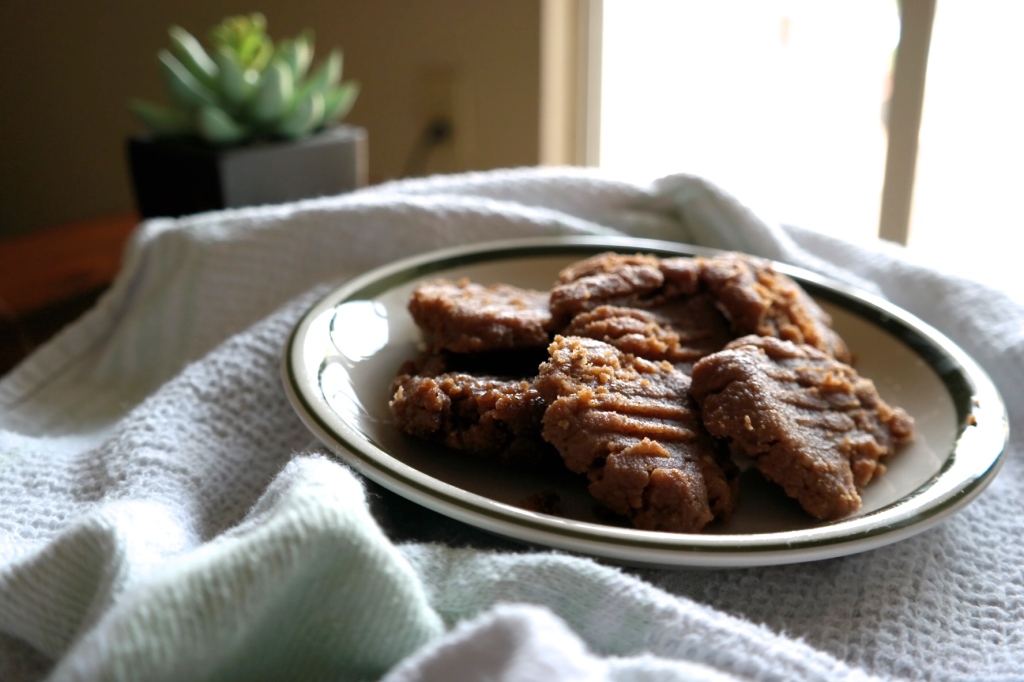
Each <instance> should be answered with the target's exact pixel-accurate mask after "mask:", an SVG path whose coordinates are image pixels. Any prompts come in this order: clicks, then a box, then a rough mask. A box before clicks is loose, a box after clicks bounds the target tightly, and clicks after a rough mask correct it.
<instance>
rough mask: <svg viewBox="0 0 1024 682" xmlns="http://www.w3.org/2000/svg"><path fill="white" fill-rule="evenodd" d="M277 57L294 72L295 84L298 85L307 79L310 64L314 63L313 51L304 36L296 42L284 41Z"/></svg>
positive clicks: (278, 49) (279, 47)
mask: <svg viewBox="0 0 1024 682" xmlns="http://www.w3.org/2000/svg"><path fill="white" fill-rule="evenodd" d="M277 56H278V58H279V59H282V60H284V62H285V63H286V64H287V65H288V67H289V68H290V69H291V70H292V75H294V77H295V82H296V83H298V82H299V81H301V80H302V79H303V78H305V77H306V72H307V71H308V70H309V65H310V62H312V61H313V49H312V47H311V46H310V43H309V42H308V41H307V40H306V38H305V35H303V36H300V37H299V38H296V39H295V40H285V41H282V42H281V43H280V44H279V45H278V47H277Z"/></svg>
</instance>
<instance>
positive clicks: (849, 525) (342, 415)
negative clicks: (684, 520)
mask: <svg viewBox="0 0 1024 682" xmlns="http://www.w3.org/2000/svg"><path fill="white" fill-rule="evenodd" d="M607 250H615V251H623V252H629V253H636V252H649V253H654V254H657V255H661V256H677V255H684V256H686V255H695V254H699V255H709V254H712V253H713V252H711V251H708V250H704V249H697V248H696V247H689V246H685V245H681V244H675V243H670V242H660V241H649V240H636V239H614V238H607V237H599V238H598V237H595V238H588V237H553V238H548V239H542V240H529V241H509V242H501V243H494V242H492V243H489V244H482V245H474V246H468V247H462V248H454V249H447V250H443V251H438V252H435V253H431V254H426V255H423V256H419V257H415V258H411V259H406V260H403V261H400V262H396V263H394V264H391V265H388V266H385V267H382V268H379V269H377V270H374V271H372V272H369V273H367V274H365V275H363V276H361V277H358V278H356V279H354V280H351V281H349V282H348V283H346V284H345V285H343V286H341V287H340V288H338V289H336V290H335V291H332V292H331V293H330V294H328V295H327V296H325V297H324V298H323V299H322V300H321V301H320V302H318V303H317V304H316V305H314V306H313V307H312V308H311V309H310V310H309V311H308V312H307V313H306V314H305V316H304V317H303V318H302V319H301V320H300V322H299V324H298V325H297V326H296V328H295V330H294V332H293V334H292V336H291V339H290V341H289V343H288V345H287V347H286V350H285V355H284V359H283V367H282V370H283V377H284V385H285V389H286V391H287V393H288V396H289V399H290V400H291V402H292V404H293V406H294V407H295V409H296V411H297V412H298V414H299V416H300V417H301V418H302V419H303V421H304V422H305V423H306V425H307V426H308V427H309V428H310V429H311V430H312V431H313V432H314V433H315V434H316V435H317V436H318V437H319V438H320V439H321V440H322V441H323V442H324V443H325V444H326V445H327V446H328V447H329V448H331V450H332V451H334V452H335V453H337V455H338V456H339V457H340V458H341V459H342V460H343V461H344V462H346V463H348V464H349V465H351V466H352V467H353V468H355V469H356V470H357V471H359V472H361V473H362V474H364V475H365V476H367V477H369V478H370V479H372V480H374V481H376V482H377V483H379V484H381V485H383V486H384V487H386V488H389V489H390V490H392V491H394V492H396V493H398V494H399V495H402V496H405V497H407V498H408V499H410V500H413V501H414V502H417V503H419V504H421V505H423V506H425V507H428V508H430V509H433V510H435V511H437V512H440V513H442V514H445V515H448V516H450V517H453V518H455V519H458V520H460V521H463V522H465V523H468V524H471V525H473V526H476V527H478V528H482V529H484V530H487V531H491V532H494V533H497V534H500V535H503V536H506V537H510V538H514V539H517V540H520V541H523V542H525V543H529V544H535V545H541V546H546V547H552V548H558V549H563V550H568V551H572V552H578V553H582V554H588V555H592V556H597V557H602V558H605V559H608V560H611V561H615V562H620V563H626V564H634V565H655V566H718V567H724V566H754V565H767V564H780V563H791V562H800V561H810V560H816V559H824V558H829V557H836V556H842V555H846V554H852V553H855V552H861V551H865V550H869V549H873V548H876V547H879V546H882V545H886V544H889V543H892V542H896V541H898V540H901V539H904V538H906V537H909V536H911V535H913V534H916V533H919V532H921V531H922V530H925V529H926V528H928V527H930V526H932V525H934V524H935V523H938V522H939V521H940V520H941V519H943V518H945V517H946V516H948V515H950V514H952V513H954V512H955V511H957V510H959V509H961V508H962V507H963V506H964V505H966V504H967V503H968V502H970V501H971V500H972V499H974V498H975V497H976V496H977V495H978V494H979V493H980V492H981V491H982V490H983V489H984V488H985V486H986V485H987V484H988V483H989V482H990V481H991V480H992V478H993V477H994V476H995V475H996V472H997V471H998V469H999V466H1000V464H1001V459H1002V453H1003V452H1004V450H1005V447H1006V442H1007V438H1008V433H1009V431H1008V421H1007V416H1006V410H1005V407H1004V405H1003V401H1002V399H1001V398H1000V396H999V394H998V392H997V391H996V389H995V387H994V386H993V385H992V382H991V381H990V380H989V378H988V377H987V376H986V375H985V373H984V372H983V371H982V370H981V369H980V368H979V367H978V366H977V365H976V364H975V363H974V361H972V360H971V359H970V358H969V357H968V356H967V355H966V354H965V353H964V352H963V351H962V350H961V349H959V348H958V347H957V346H956V345H955V344H953V343H952V342H951V341H950V340H949V339H947V338H946V337H944V336H942V335H941V334H940V333H938V332H937V331H936V330H934V329H932V328H931V327H929V326H928V325H926V324H924V323H923V322H922V321H920V320H918V319H916V318H915V317H913V316H911V315H910V314H909V313H907V312H905V311H903V310H901V309H899V308H897V307H895V306H893V305H891V304H889V303H887V302H885V301H882V300H880V299H877V298H875V297H872V296H869V295H865V294H863V293H861V292H858V291H854V290H852V289H850V288H849V287H846V286H844V285H841V284H837V283H835V282H830V281H827V280H825V279H823V278H821V277H818V276H816V275H813V274H811V273H808V272H804V271H800V270H796V269H794V268H790V267H786V266H782V265H779V266H777V267H778V268H779V269H780V270H782V271H783V272H786V273H787V274H789V275H790V276H792V277H794V278H795V279H796V280H797V281H799V282H800V283H801V284H802V285H803V286H804V287H805V288H806V289H807V290H808V291H809V292H810V293H811V294H812V295H813V296H814V297H815V299H816V300H818V301H819V303H821V305H822V306H823V307H824V308H826V309H827V310H828V311H829V313H830V314H831V315H832V316H833V319H834V325H835V327H836V329H837V330H838V331H839V333H840V334H841V335H842V336H843V337H844V338H845V339H846V341H847V343H848V344H849V345H850V347H851V348H852V349H853V350H854V352H855V353H856V355H857V364H856V367H857V369H858V371H859V372H860V373H861V374H862V375H863V376H866V377H869V378H871V379H872V380H874V382H875V384H876V386H877V387H878V390H879V392H880V393H881V395H882V397H883V398H885V399H886V400H888V401H889V402H890V403H893V404H895V405H899V406H902V407H903V408H905V409H906V410H907V411H908V412H909V413H910V414H911V415H912V416H913V417H914V419H915V422H916V429H917V439H916V440H915V442H914V443H913V444H912V445H911V446H909V447H907V448H905V449H904V450H902V451H901V452H900V453H899V454H898V455H897V456H896V457H894V458H893V460H892V461H891V464H890V466H889V469H888V471H886V472H885V474H883V475H882V476H881V477H879V478H877V479H875V480H874V481H872V482H871V483H870V484H869V485H868V487H867V489H866V490H865V491H864V495H863V500H864V505H863V508H862V509H861V510H860V511H859V512H858V513H857V514H856V515H854V516H851V517H848V518H844V519H841V520H839V521H834V522H830V523H822V522H817V521H815V520H814V519H811V518H809V517H807V516H806V515H805V514H804V513H803V512H802V511H801V510H800V509H799V507H798V506H797V505H796V503H795V502H793V501H792V500H789V499H788V498H787V497H785V495H783V494H782V493H781V492H779V491H778V490H777V489H776V488H775V487H774V486H772V485H770V484H768V483H766V482H765V481H764V479H763V478H761V476H760V474H758V473H757V472H756V471H754V470H753V469H750V470H748V471H747V472H745V473H744V474H743V475H742V477H741V489H740V502H739V506H738V509H737V511H736V513H735V515H734V516H733V518H732V519H730V521H729V522H728V523H725V524H721V525H717V526H716V525H714V524H713V526H712V527H710V528H709V529H707V530H706V531H705V532H704V533H702V534H673V533H660V532H651V531H640V530H635V529H632V528H628V527H625V526H615V525H608V524H607V523H603V522H602V520H601V518H599V517H598V516H595V514H594V504H593V503H592V501H591V500H590V498H589V497H588V495H587V493H586V487H585V483H584V482H583V481H582V480H580V479H579V478H577V477H574V476H571V475H569V474H566V476H565V477H564V478H559V479H558V480H551V479H549V478H544V477H541V476H539V475H532V474H527V473H520V472H512V471H508V470H506V469H501V468H497V467H496V466H495V465H492V464H489V463H485V462H480V461H477V460H474V459H472V458H468V457H466V456H461V455H459V454H458V453H452V452H448V451H446V450H445V449H444V448H440V447H435V446H432V445H429V444H426V443H423V442H421V441H418V440H415V439H412V438H410V437H408V436H405V435H403V434H401V433H399V432H398V431H397V430H396V429H395V428H394V426H393V425H392V423H391V414H390V411H389V408H388V400H389V398H390V395H389V392H388V388H389V385H390V383H391V380H392V379H393V378H394V376H395V374H396V372H397V370H398V367H399V366H400V365H401V364H402V362H403V361H405V360H407V359H409V358H412V357H414V356H415V355H416V353H417V351H418V348H417V344H418V343H419V340H420V335H419V332H418V330H417V328H416V327H415V325H414V324H413V322H412V320H411V318H410V317H409V314H408V312H407V310H406V305H407V303H408V300H409V296H410V294H411V292H412V290H413V288H414V287H415V286H416V285H417V284H418V283H419V282H421V281H422V280H424V279H430V278H436V277H448V278H458V277H469V278H470V279H472V280H473V281H475V282H479V283H481V284H492V283H497V282H504V283H508V284H514V285H518V286H523V287H532V288H536V289H546V288H548V287H550V286H551V284H552V283H553V281H554V279H555V275H556V273H557V272H558V270H559V269H560V268H562V267H563V266H565V265H566V264H568V263H570V262H572V261H575V260H578V259H580V258H584V257H587V256H589V255H593V254H595V253H599V252H602V251H607ZM552 489H553V490H555V491H557V492H558V493H559V495H560V497H561V500H562V507H563V514H564V516H559V517H556V516H550V515H547V514H541V513H536V512H531V511H526V510H524V509H521V508H519V507H517V506H516V504H517V502H519V501H520V500H523V499H524V498H526V497H527V496H529V495H532V494H535V493H538V492H540V491H542V490H552Z"/></svg>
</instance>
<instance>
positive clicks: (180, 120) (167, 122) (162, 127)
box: [128, 99, 195, 137]
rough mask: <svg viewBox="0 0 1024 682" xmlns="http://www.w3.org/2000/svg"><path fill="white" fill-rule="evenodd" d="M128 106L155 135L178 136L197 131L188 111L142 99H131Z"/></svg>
mask: <svg viewBox="0 0 1024 682" xmlns="http://www.w3.org/2000/svg"><path fill="white" fill-rule="evenodd" d="M128 108H129V109H130V110H131V112H132V113H133V114H135V117H136V118H137V119H138V120H139V122H140V123H141V124H142V125H143V126H145V127H146V129H147V130H149V131H150V132H151V133H153V134H154V135H158V136H161V137H177V136H180V135H190V134H192V133H193V132H195V131H194V129H193V127H192V116H191V115H190V114H189V112H187V111H182V110H181V109H174V108H172V107H165V106H163V105H160V104H154V103H152V102H147V101H146V100H142V99H133V100H131V101H129V102H128Z"/></svg>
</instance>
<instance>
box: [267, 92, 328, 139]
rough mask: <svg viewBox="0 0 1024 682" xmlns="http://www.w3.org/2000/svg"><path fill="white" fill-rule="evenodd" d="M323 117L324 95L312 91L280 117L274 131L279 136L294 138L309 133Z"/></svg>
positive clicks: (318, 124) (317, 125)
mask: <svg viewBox="0 0 1024 682" xmlns="http://www.w3.org/2000/svg"><path fill="white" fill-rule="evenodd" d="M323 119H324V96H323V94H322V93H319V92H314V93H311V94H310V95H309V96H307V97H304V98H303V99H300V100H299V101H298V102H297V103H296V104H295V107H293V108H292V110H291V111H289V112H288V114H287V115H286V116H285V117H284V118H282V119H281V122H280V123H279V124H278V125H277V127H276V129H275V132H276V133H277V134H278V135H280V136H281V137H286V138H289V139H294V138H298V137H302V136H303V135H307V134H309V133H311V132H312V131H313V130H315V129H316V128H318V127H319V126H320V124H321V123H322V122H323Z"/></svg>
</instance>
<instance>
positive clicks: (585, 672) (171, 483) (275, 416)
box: [0, 169, 1024, 681]
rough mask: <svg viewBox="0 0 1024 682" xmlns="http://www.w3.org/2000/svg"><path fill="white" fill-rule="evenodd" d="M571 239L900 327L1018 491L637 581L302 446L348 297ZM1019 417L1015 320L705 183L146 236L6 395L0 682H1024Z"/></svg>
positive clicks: (981, 294) (485, 177)
mask: <svg viewBox="0 0 1024 682" xmlns="http://www.w3.org/2000/svg"><path fill="white" fill-rule="evenodd" d="M551 234H631V235H637V236H645V237H658V238H662V239H673V240H677V241H686V242H696V243H700V244H703V245H707V246H714V247H721V248H730V249H741V250H745V251H749V252H752V253H756V254H759V255H763V256H767V257H771V258H776V259H779V260H783V261H787V262H791V263H794V264H796V265H800V266H803V267H807V268H810V269H813V270H817V271H819V272H822V273H824V274H827V275H830V276H833V277H836V278H838V279H841V280H844V281H846V282H848V283H852V284H855V285H857V286H861V287H864V288H868V289H870V290H872V291H874V292H876V293H879V294H881V295H883V296H886V297H888V298H890V299H891V300H893V301H894V302H895V303H897V304H898V305H901V306H903V307H905V308H907V309H908V310H910V311H911V312H912V313H914V314H916V315H918V316H920V317H921V318H922V319H924V320H925V321H927V322H928V323H930V324H932V325H934V326H936V327H937V328H939V329H940V330H942V331H944V332H945V333H946V334H948V335H949V336H950V337H951V338H952V339H953V340H954V341H955V342H957V343H958V344H960V345H961V346H963V347H964V348H965V349H966V350H967V351H968V352H969V353H971V354H972V355H973V356H974V357H975V359H977V360H978V361H979V362H980V363H981V364H982V365H983V366H984V367H985V368H986V369H987V370H988V371H989V372H990V373H991V375H992V376H993V378H994V379H995V381H996V383H997V384H998V386H999V388H1000V390H1001V391H1002V392H1003V395H1004V398H1006V400H1007V404H1008V406H1009V408H1010V413H1011V415H1012V420H1013V423H1012V434H1013V440H1012V441H1011V446H1010V447H1011V450H1010V453H1009V456H1008V457H1007V461H1006V464H1005V465H1004V468H1003V471H1002V473H1001V474H1000V476H999V477H998V478H997V479H996V480H995V482H994V483H993V484H992V485H991V487H990V488H989V489H988V490H987V491H986V492H985V493H984V494H983V495H982V496H981V497H980V498H979V499H978V500H977V501H976V502H974V503H973V504H972V505H970V506H968V507H967V508H966V509H965V510H964V511H962V512H961V513H959V514H958V515H956V516H955V517H953V518H951V519H948V520H946V521H944V522H943V523H941V524H940V525H939V526H937V527H936V528H934V529H932V530H930V531H928V532H926V533H923V534H921V535H919V536H917V537H914V538H912V539H910V540H906V541H903V542H900V543H899V544H897V545H894V546H890V547H884V548H881V549H878V550H874V551H871V552H867V553H864V554H860V555H855V556H850V557H845V558H842V559H834V560H829V561H822V562H816V563H810V564H800V565H790V566H775V567H764V568H750V569H741V570H675V571H665V570H654V569H628V570H627V569H621V568H617V567H611V566H607V565H604V564H602V563H600V562H596V561H593V560H591V559H588V558H585V557H576V556H569V555H567V554H563V553H559V552H551V551H543V550H538V549H535V548H534V549H531V548H525V547H520V546H518V545H515V544H513V543H510V542H507V541H503V540H500V539H497V538H492V537H490V536H488V535H486V534H484V533H482V532H479V531H476V530H475V529H472V528H469V527H468V526H465V525H463V524H461V523H458V522H455V521H452V520H450V519H446V518H444V517H441V516H440V515H437V514H434V513H433V512H428V511H426V510H420V509H418V508H416V507H415V506H414V505H412V503H409V502H407V501H405V500H401V499H400V498H398V497H397V496H395V495H393V494H391V493H387V492H386V491H382V490H380V489H378V488H377V487H376V486H374V485H372V484H369V483H367V482H365V481H362V480H361V479H360V478H359V477H358V475H356V474H355V473H353V472H352V471H351V470H349V469H348V468H347V467H346V466H344V465H343V464H341V463H340V462H339V461H338V460H337V459H335V458H333V457H331V456H330V455H329V454H328V453H327V452H326V450H324V449H323V448H322V447H321V446H319V445H317V444H316V443H315V442H313V440H312V437H311V435H310V434H309V432H308V431H307V430H306V429H305V428H304V427H303V425H302V423H301V422H300V421H299V419H298V418H297V417H296V415H295V414H294V412H293V411H292V409H291V407H290V406H289V404H288V402H287V400H286V398H285V395H284V392H283V389H282V386H281V383H280V379H279V374H278V370H279V364H280V356H281V352H282V348H283V345H284V343H285V341H286V339H287V336H288V334H289V333H290V331H291V328H292V326H293V325H294V324H295V322H296V321H297V320H298V318H299V317H300V316H301V314H302V312H304V310H305V309H306V308H307V307H308V306H309V305H310V304H311V303H312V302H313V301H314V300H315V299H316V298H317V297H318V296H319V295H320V294H322V293H323V292H325V291H326V290H327V289H328V287H330V286H331V285H332V284H336V283H338V282H340V281H344V280H345V279H348V278H351V277H353V276H355V275H356V274H358V273H360V272H363V271H366V270H367V269H369V268H372V267H374V266H377V265H380V264H383V263H386V262H390V261H392V260H394V259H396V258H399V257H403V256H407V255H411V254H416V253H422V252H424V251H428V250H431V249H434V248H439V247H443V246H448V245H454V244H463V243H468V242H479V241H486V240H490V239H499V238H516V237H531V236H539V235H551ZM1022 385H1024V309H1022V308H1021V307H1020V305H1019V304H1017V303H1015V302H1014V301H1013V300H1012V299H1011V298H1010V297H1009V296H1006V295H1005V294H1004V293H1002V292H998V291H993V290H991V289H987V288H985V287H981V286H978V285H976V284H974V283H972V282H969V281H966V280H962V279H959V278H957V277H955V276H952V275H949V274H945V273H941V272H938V271H936V270H933V269H929V268H927V267H924V266H922V265H920V264H915V263H913V262H912V260H911V258H910V256H908V255H907V254H906V253H904V252H903V251H902V250H901V249H898V248H895V247H892V246H886V245H882V244H877V245H876V244H869V245H863V244H862V245H853V244H847V243H844V242H842V241H839V240H836V239H833V238H829V237H825V236H822V235H818V234H815V233H810V232H807V231H803V230H800V229H798V228H790V227H785V228H784V227H781V226H778V225H771V224H768V223H765V222H762V221H760V220H759V219H758V218H757V217H756V216H754V215H752V214H751V213H750V212H749V211H747V210H746V209H745V208H743V207H742V205H740V204H739V203H737V202H736V201H735V200H734V199H732V198H731V197H729V196H728V195H727V194H725V193H724V192H722V191H721V190H720V189H718V188H716V187H714V186H712V185H710V184H708V183H707V182H705V181H703V180H701V179H700V178H694V177H689V176H682V175H680V176H673V177H669V178H663V179H660V180H658V181H655V182H652V183H651V184H649V185H638V184H635V183H629V182H623V181H618V180H615V179H613V178H610V177H608V176H606V175H604V174H601V173H599V172H597V171H592V170H582V169H522V170H515V171H495V172H489V173H475V174H467V175H459V176H448V177H438V178H430V179H425V180H416V181H405V182H395V183H389V184H385V185H382V186H379V187H375V188H371V189H368V190H364V191H360V192H356V193H353V194H349V195H343V196H338V197H329V198H323V199H317V200H313V201H306V202H300V203H296V204H288V205H283V206H274V207H260V208H252V209H241V210H235V211H224V212H217V213H210V214H205V215H200V216H193V217H189V218H182V219H176V220H153V221H149V222H147V223H144V224H143V225H141V226H140V227H139V229H138V231H137V233H136V234H135V236H134V238H133V240H132V242H131V243H130V245H129V247H128V249H127V252H126V258H125V264H124V267H123V269H122V272H121V273H120V275H119V276H118V278H117V280H116V281H115V283H114V285H113V286H112V288H111V289H110V291H109V292H108V293H107V294H105V296H104V297H103V298H102V299H101V300H100V302H99V303H98V304H97V306H96V308H95V309H93V310H92V311H90V312H89V313H87V314H86V315H85V316H84V317H83V318H82V319H80V320H79V321H77V322H76V323H74V324H72V325H71V326H69V327H68V328H67V329H66V330H64V331H63V332H62V333H61V334H60V335H58V337H57V338H55V339H54V340H53V341H52V342H50V343H49V344H48V345H46V346H45V347H43V348H42V349H40V350H39V351H38V352H37V353H35V354H34V355H33V356H32V357H30V358H29V359H28V360H27V361H26V362H24V363H23V364H22V365H20V366H19V367H17V368H15V369H14V370H13V371H12V372H11V373H10V374H9V375H7V376H6V377H4V378H3V379H2V380H0V467H2V473H3V475H2V476H0V679H4V680H14V681H19V680H33V679H42V678H46V677H48V678H49V679H54V680H93V679H96V680H98V679H104V680H108V679H109V680H139V679H147V680H161V679H163V680H178V679H190V680H193V679H199V680H202V679H210V680H214V679H254V678H256V679H263V678H265V679H280V678H284V679H311V680H316V679H332V680H344V679H380V678H386V679H389V680H394V681H398V680H441V679H444V680H452V679H482V678H484V677H487V678H488V679H500V680H525V679H537V678H538V677H540V676H541V675H547V676H550V677H552V678H556V679H587V680H591V679H595V680H602V679H607V680H640V679H645V680H646V679H658V680H661V679H665V680H671V679H702V680H726V679H779V680H784V679H785V680H788V679H810V680H814V679H820V680H835V679H839V680H842V679H870V678H872V677H873V676H879V677H882V678H907V679H1000V678H1001V679H1013V678H1014V676H1015V675H1017V674H1018V673H1019V672H1020V670H1021V668H1020V663H1019V662H1020V661H1021V660H1024V573H1022V572H1021V567H1022V566H1024V549H1022V548H1021V544H1020V543H1019V541H1018V538H1019V537H1020V534H1021V531H1022V527H1021V526H1022V524H1024V521H1022V519H1024V496H1021V495H1020V494H1019V490H1020V486H1021V485H1022V483H1024V481H1022V477H1024V472H1022V470H1021V463H1020V453H1021V445H1022V443H1021V439H1020V436H1019V433H1020V432H1021V427H1024V424H1021V422H1020V419H1021V417H1020V415H1021V414H1024V409H1021V408H1022V406H1024V394H1022V391H1024V389H1022V388H1021V387H1022Z"/></svg>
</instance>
